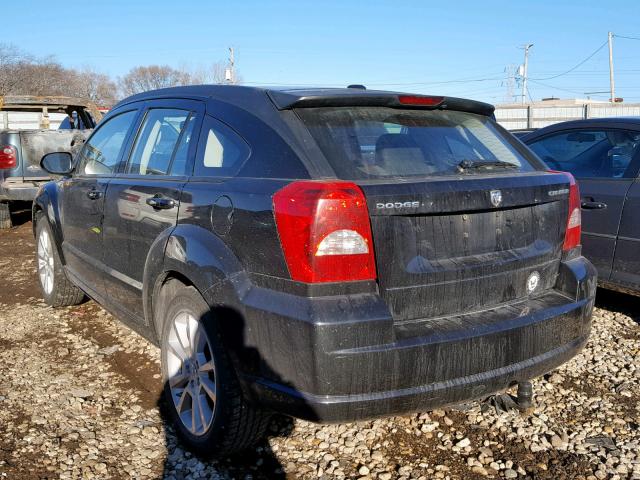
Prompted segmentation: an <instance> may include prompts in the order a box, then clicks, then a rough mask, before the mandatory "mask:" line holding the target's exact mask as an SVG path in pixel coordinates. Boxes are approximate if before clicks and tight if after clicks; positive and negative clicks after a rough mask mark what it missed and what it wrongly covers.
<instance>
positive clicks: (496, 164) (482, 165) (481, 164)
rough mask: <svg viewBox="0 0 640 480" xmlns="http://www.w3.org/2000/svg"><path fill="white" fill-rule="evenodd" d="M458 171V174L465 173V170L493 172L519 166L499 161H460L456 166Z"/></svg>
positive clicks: (518, 166)
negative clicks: (497, 169)
mask: <svg viewBox="0 0 640 480" xmlns="http://www.w3.org/2000/svg"><path fill="white" fill-rule="evenodd" d="M457 168H458V171H459V172H460V173H462V172H465V171H467V170H482V169H486V170H493V169H496V168H520V165H516V164H515V163H511V162H501V161H500V160H494V161H489V162H485V161H476V160H462V161H461V162H460V163H459V164H458V167H457Z"/></svg>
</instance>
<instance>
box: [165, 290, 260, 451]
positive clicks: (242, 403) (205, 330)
mask: <svg viewBox="0 0 640 480" xmlns="http://www.w3.org/2000/svg"><path fill="white" fill-rule="evenodd" d="M161 298H162V301H161V302H160V305H161V308H159V309H158V311H159V312H158V313H159V314H160V315H161V317H162V318H161V320H162V325H163V331H162V339H161V350H162V376H163V380H164V399H165V402H166V410H167V412H168V414H169V416H170V419H171V421H172V423H173V425H174V427H175V429H176V432H177V434H178V436H179V437H180V439H181V440H182V442H183V443H184V444H185V446H186V447H187V448H189V449H190V450H191V451H193V452H194V453H196V454H197V455H198V456H200V457H203V458H211V457H219V456H221V455H228V454H232V453H236V452H239V451H242V450H245V449H247V448H249V447H251V446H253V445H254V444H255V443H256V442H257V441H258V440H259V439H261V438H262V437H263V436H264V432H265V430H266V427H267V425H268V421H269V415H268V414H266V413H265V412H263V411H262V410H261V409H259V408H257V407H255V406H253V405H250V404H249V403H247V401H246V399H245V398H244V397H243V393H242V391H241V388H240V384H239V382H238V379H237V376H236V373H235V371H234V369H233V366H232V365H231V362H230V360H229V357H228V354H227V352H226V350H225V348H224V346H223V344H222V338H221V336H220V333H219V331H218V328H217V325H216V320H217V319H215V318H213V317H214V316H213V314H212V312H211V310H210V308H209V306H208V305H207V303H206V302H205V301H204V299H203V298H202V296H201V295H200V293H199V292H198V291H197V290H196V289H195V288H194V287H191V286H186V285H184V284H183V283H181V282H179V281H177V280H171V281H169V282H168V283H167V285H165V286H164V287H163V290H162V292H161Z"/></svg>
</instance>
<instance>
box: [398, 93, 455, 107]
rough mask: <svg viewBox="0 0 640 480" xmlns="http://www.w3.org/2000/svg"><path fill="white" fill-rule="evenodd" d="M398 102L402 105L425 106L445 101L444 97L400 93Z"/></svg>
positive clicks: (433, 105) (436, 104)
mask: <svg viewBox="0 0 640 480" xmlns="http://www.w3.org/2000/svg"><path fill="white" fill-rule="evenodd" d="M398 102H400V103H401V104H402V105H420V106H423V107H437V106H438V105H440V104H441V103H442V102H444V97H425V96H422V95H398Z"/></svg>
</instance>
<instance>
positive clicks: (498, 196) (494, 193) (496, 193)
mask: <svg viewBox="0 0 640 480" xmlns="http://www.w3.org/2000/svg"><path fill="white" fill-rule="evenodd" d="M489 193H490V194H491V204H492V205H493V206H494V207H499V206H500V204H501V203H502V192H501V191H500V190H491V192H489Z"/></svg>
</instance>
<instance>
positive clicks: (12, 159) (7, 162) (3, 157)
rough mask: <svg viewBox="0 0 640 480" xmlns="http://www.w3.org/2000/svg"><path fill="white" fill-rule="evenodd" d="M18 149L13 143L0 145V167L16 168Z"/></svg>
mask: <svg viewBox="0 0 640 480" xmlns="http://www.w3.org/2000/svg"><path fill="white" fill-rule="evenodd" d="M17 165H18V150H16V147H14V146H13V145H0V169H10V168H16V166H17Z"/></svg>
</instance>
